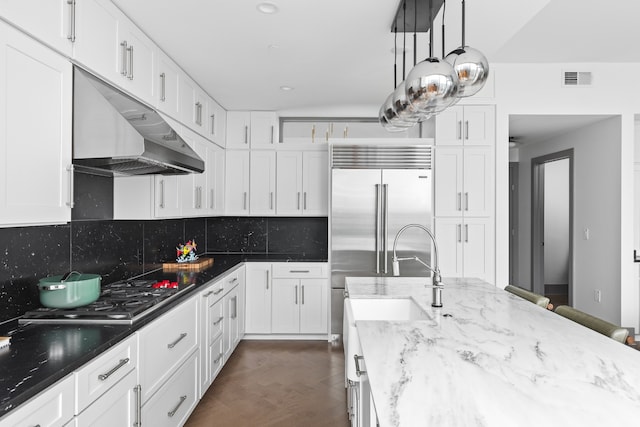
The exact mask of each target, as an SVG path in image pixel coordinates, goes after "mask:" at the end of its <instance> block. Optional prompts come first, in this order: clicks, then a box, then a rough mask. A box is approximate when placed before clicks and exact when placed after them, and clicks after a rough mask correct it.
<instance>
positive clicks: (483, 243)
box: [462, 218, 494, 280]
mask: <svg viewBox="0 0 640 427" xmlns="http://www.w3.org/2000/svg"><path fill="white" fill-rule="evenodd" d="M493 240H494V237H493V225H492V221H491V219H490V218H465V219H464V224H463V238H462V241H463V253H464V267H463V271H464V277H477V278H479V279H484V280H491V277H493V259H494V256H493Z"/></svg>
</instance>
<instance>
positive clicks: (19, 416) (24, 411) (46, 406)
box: [0, 375, 75, 427]
mask: <svg viewBox="0 0 640 427" xmlns="http://www.w3.org/2000/svg"><path fill="white" fill-rule="evenodd" d="M74 395H75V388H74V382H73V375H69V376H67V377H66V378H65V379H63V380H61V381H58V382H57V383H55V384H54V385H53V386H51V387H50V388H48V389H47V390H45V391H43V392H42V393H40V394H38V395H37V396H36V397H34V398H33V399H31V400H29V401H28V402H26V403H24V404H22V405H20V407H18V408H17V409H15V410H13V411H11V412H10V413H9V414H8V415H6V416H5V417H3V418H2V419H1V420H0V424H2V425H3V426H20V427H21V426H37V425H40V426H47V427H58V426H63V425H66V424H67V422H69V421H70V420H72V419H73V399H74Z"/></svg>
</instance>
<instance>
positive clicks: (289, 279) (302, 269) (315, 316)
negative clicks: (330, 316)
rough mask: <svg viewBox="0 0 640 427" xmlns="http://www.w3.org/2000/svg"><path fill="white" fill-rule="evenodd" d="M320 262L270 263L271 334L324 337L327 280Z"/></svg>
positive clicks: (324, 267) (326, 325)
mask: <svg viewBox="0 0 640 427" xmlns="http://www.w3.org/2000/svg"><path fill="white" fill-rule="evenodd" d="M326 277H327V269H326V264H324V263H274V264H273V282H272V283H273V289H272V294H271V332H272V333H274V334H326V333H327V331H328V322H327V300H328V298H327V294H328V279H327V278H326Z"/></svg>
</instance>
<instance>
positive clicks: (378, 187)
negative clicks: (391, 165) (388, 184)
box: [376, 184, 382, 274]
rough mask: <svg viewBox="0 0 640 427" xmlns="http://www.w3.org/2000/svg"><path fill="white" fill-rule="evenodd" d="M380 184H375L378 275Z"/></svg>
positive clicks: (377, 262) (377, 267)
mask: <svg viewBox="0 0 640 427" xmlns="http://www.w3.org/2000/svg"><path fill="white" fill-rule="evenodd" d="M381 201H382V200H381V199H380V184H376V273H378V274H379V273H380V228H381V225H380V216H381V215H380V203H381Z"/></svg>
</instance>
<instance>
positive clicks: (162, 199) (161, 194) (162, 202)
mask: <svg viewBox="0 0 640 427" xmlns="http://www.w3.org/2000/svg"><path fill="white" fill-rule="evenodd" d="M160 208H161V209H164V179H163V180H161V181H160Z"/></svg>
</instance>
